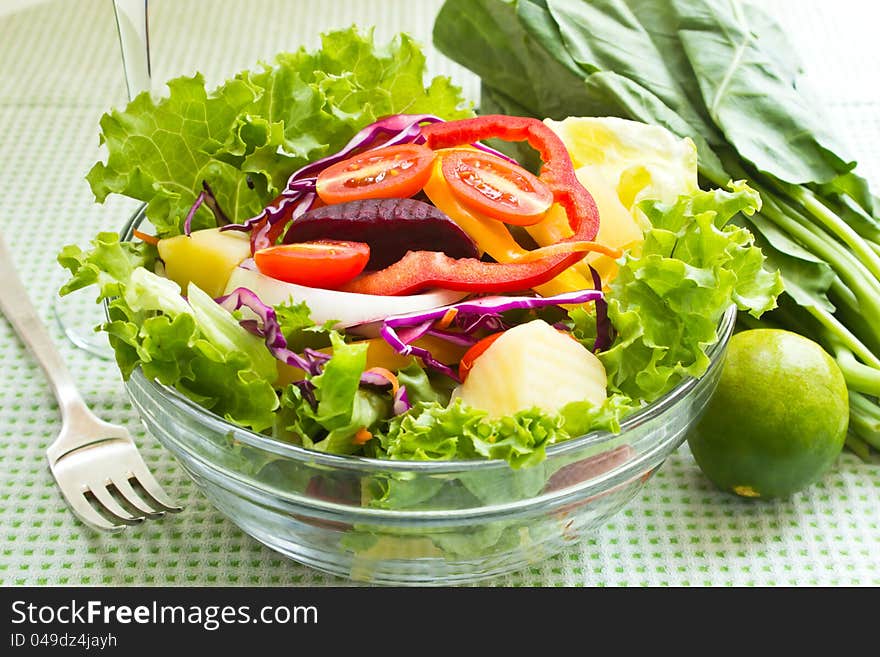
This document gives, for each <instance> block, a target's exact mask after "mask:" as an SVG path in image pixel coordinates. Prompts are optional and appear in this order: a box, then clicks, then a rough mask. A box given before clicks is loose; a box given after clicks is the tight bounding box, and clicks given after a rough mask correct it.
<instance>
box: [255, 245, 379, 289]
mask: <svg viewBox="0 0 880 657" xmlns="http://www.w3.org/2000/svg"><path fill="white" fill-rule="evenodd" d="M369 259H370V246H369V245H368V244H364V243H363V242H342V241H335V240H318V241H315V242H299V243H296V244H279V245H278V246H270V247H268V248H265V249H260V250H259V251H257V252H256V253H254V262H255V263H256V264H257V269H259V270H260V272H262V273H263V274H265V275H266V276H271V277H272V278H277V279H278V280H281V281H286V282H288V283H297V284H299V285H308V286H309V287H323V288H336V287H339V286H340V285H342V284H343V283H347V282H349V281H350V280H352V279H353V278H354V277H355V276H357V275H358V274H360V273H361V272H362V271H363V270H364V267H366V266H367V261H368V260H369Z"/></svg>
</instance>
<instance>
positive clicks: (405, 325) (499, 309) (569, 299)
mask: <svg viewBox="0 0 880 657" xmlns="http://www.w3.org/2000/svg"><path fill="white" fill-rule="evenodd" d="M602 299H603V295H602V290H601V289H599V290H580V291H578V292H566V293H564V294H557V295H554V296H551V297H527V296H517V297H504V296H492V297H482V298H479V299H473V300H470V301H462V302H461V303H455V304H452V305H450V306H443V307H441V308H433V309H431V310H425V311H420V312H414V313H407V314H404V315H394V316H392V317H387V318H386V319H385V320H384V321H383V322H382V328H381V329H380V330H379V334H380V335H381V336H382V338H383V339H384V340H385V342H387V343H388V344H389V345H390V346H391V348H392V349H394V350H395V351H396V352H397V353H399V354H400V355H402V356H417V357H418V358H421V359H422V362H423V363H424V364H425V365H426V366H427V367H430V368H432V369H434V370H437V371H438V372H442V373H443V374H446V375H447V376H449V377H451V378H453V379H455V380H456V381H458V380H459V378H458V374H457V373H456V372H455V371H454V370H453V369H452V368H451V367H449V366H448V365H446V364H444V363H441V362H439V361H438V360H437V359H435V358H434V356H433V355H432V354H431V352H430V351H429V350H427V349H425V348H423V347H417V346H415V345H413V344H411V343H412V342H414V341H415V340H417V339H418V338H420V337H422V336H423V335H425V334H430V335H434V336H436V337H438V338H443V339H447V340H450V341H454V342H456V343H457V344H463V345H469V344H473V343H474V342H476V339H475V338H474V336H473V333H474V332H476V331H477V330H479V329H488V330H504V329H505V328H507V327H506V326H505V325H504V321H503V319H502V317H501V313H504V312H507V311H508V310H531V309H533V308H544V307H547V306H563V305H569V304H580V303H587V302H588V301H597V302H598V301H600V300H602ZM450 309H454V310H456V311H457V312H456V315H455V317H454V318H453V320H452V322H451V324H450V326H453V327H455V328H457V329H459V331H458V332H451V331H445V330H443V329H432V328H431V326H433V324H434V322H436V321H437V320H440V319H442V318H443V317H445V316H446V314H447V313H448V312H449V311H450ZM453 336H454V337H453Z"/></svg>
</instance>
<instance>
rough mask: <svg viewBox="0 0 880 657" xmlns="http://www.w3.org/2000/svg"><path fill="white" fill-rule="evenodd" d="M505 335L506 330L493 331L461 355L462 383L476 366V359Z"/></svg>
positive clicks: (459, 366)
mask: <svg viewBox="0 0 880 657" xmlns="http://www.w3.org/2000/svg"><path fill="white" fill-rule="evenodd" d="M502 335H504V331H501V332H500V333H493V334H492V335H487V336H486V337H485V338H483V339H482V340H480V341H479V342H478V343H476V344H475V345H474V346H473V347H471V348H470V349H468V350H467V351H466V352H464V356H462V357H461V360H460V361H459V362H458V378H460V379H461V381H462V383H464V380H465V379H466V378H467V376H468V374H469V373H470V371H471V369H472V368H473V366H474V361H475V360H477V358H479V357H480V356H482V355H483V353H484V352H485V351H486V349H488V348H489V347H491V346H492V343H493V342H495V340H497V339H498V338H500V337H501V336H502Z"/></svg>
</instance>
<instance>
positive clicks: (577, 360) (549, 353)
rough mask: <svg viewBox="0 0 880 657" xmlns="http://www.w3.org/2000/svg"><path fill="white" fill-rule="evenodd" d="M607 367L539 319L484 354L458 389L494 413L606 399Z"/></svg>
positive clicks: (506, 335)
mask: <svg viewBox="0 0 880 657" xmlns="http://www.w3.org/2000/svg"><path fill="white" fill-rule="evenodd" d="M606 384H607V379H606V376H605V368H604V367H603V366H602V363H601V362H600V361H599V359H598V358H596V356H595V355H594V354H593V353H591V352H590V351H589V350H588V349H586V348H585V347H584V346H583V345H582V344H580V343H579V342H577V341H576V340H573V339H572V338H571V336H570V335H568V334H566V333H563V332H560V331H557V330H556V329H555V328H553V327H552V326H550V325H549V324H548V323H547V322H545V321H543V320H540V319H536V320H534V321H531V322H528V323H526V324H520V325H519V326H516V327H514V328H512V329H509V330H508V331H506V332H505V333H504V335H502V336H501V337H500V338H498V339H497V340H495V342H493V343H492V345H491V346H490V347H489V348H488V349H486V351H485V352H483V354H482V355H480V356H479V357H478V358H477V359H476V360H475V361H474V364H473V367H472V368H471V370H470V372H469V373H468V376H467V379H465V382H464V383H463V384H462V385H461V386H460V388H459V389H458V396H459V397H460V398H461V400H462V401H463V402H464V403H466V404H468V405H470V406H473V407H474V408H480V409H483V410H485V411H488V412H489V415H490V416H492V417H500V416H502V415H511V414H513V413H516V412H517V411H522V410H527V409H530V408H533V407H538V408H540V409H542V410H545V411H548V412H553V411H557V410H559V409H560V408H562V407H563V406H565V405H566V404H567V403H569V402H573V401H590V402H592V403H593V404H596V405H597V406H598V405H601V404H602V403H603V402H604V401H605V397H606V391H605V387H606Z"/></svg>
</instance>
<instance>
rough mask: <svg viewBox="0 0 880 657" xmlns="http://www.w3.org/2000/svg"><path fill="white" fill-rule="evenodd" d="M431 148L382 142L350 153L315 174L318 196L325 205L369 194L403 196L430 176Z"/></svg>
mask: <svg viewBox="0 0 880 657" xmlns="http://www.w3.org/2000/svg"><path fill="white" fill-rule="evenodd" d="M433 162H434V151H432V150H431V149H430V148H427V147H425V146H421V145H419V144H399V145H397V146H386V147H384V148H377V149H374V150H370V151H366V152H363V153H359V154H358V155H354V156H352V157H350V158H348V159H345V160H342V161H341V162H337V163H336V164H333V165H331V166H329V167H327V168H326V169H324V170H323V171H321V173H319V174H318V180H317V183H316V189H317V192H318V196H319V197H320V198H321V200H322V201H324V202H325V203H327V204H328V205H330V204H333V203H344V202H346V201H356V200H360V199H369V198H405V197H408V196H412V195H413V194H415V193H417V192H418V191H419V190H420V189H421V188H422V187H424V186H425V183H426V182H428V178H429V177H430V176H431V164H432V163H433Z"/></svg>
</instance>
